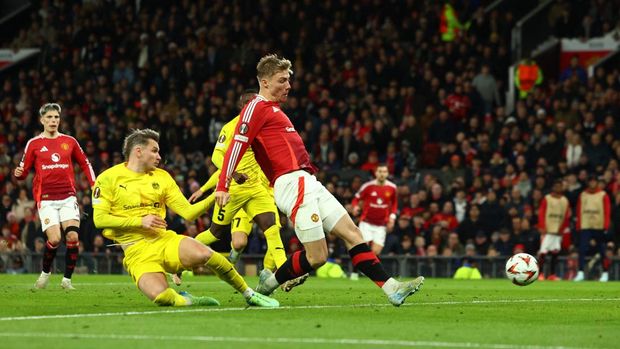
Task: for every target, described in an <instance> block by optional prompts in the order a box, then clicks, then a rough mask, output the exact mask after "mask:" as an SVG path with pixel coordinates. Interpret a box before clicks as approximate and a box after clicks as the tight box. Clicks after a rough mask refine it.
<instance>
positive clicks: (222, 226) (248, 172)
mask: <svg viewBox="0 0 620 349" xmlns="http://www.w3.org/2000/svg"><path fill="white" fill-rule="evenodd" d="M254 95H255V93H254V92H247V93H244V94H243V95H242V96H241V98H240V104H241V105H240V106H241V107H243V105H244V104H245V103H246V102H247V101H249V100H250V99H252V98H253V97H254ZM238 121H239V116H238V115H237V116H236V117H235V118H233V119H232V120H231V121H229V122H228V123H227V124H226V125H224V126H223V127H222V130H221V131H220V134H219V137H218V141H217V144H216V145H215V149H214V150H213V155H212V158H211V160H212V162H213V164H214V165H215V166H217V168H218V169H219V168H220V167H221V166H222V161H223V160H224V155H225V154H226V150H227V149H228V146H229V145H230V143H231V138H232V137H233V135H234V134H235V127H236V126H237V123H238ZM219 174H220V171H219V170H218V171H216V172H215V173H214V174H213V175H212V176H211V177H210V178H209V180H208V181H207V183H205V185H203V186H202V187H201V188H200V189H199V190H197V191H195V192H194V193H193V194H192V195H191V196H190V198H189V201H190V202H194V201H195V200H196V199H198V198H200V197H201V196H202V195H203V194H204V193H205V192H206V191H207V190H209V189H212V188H214V187H215V185H216V184H217V181H218V178H219ZM234 179H235V180H234V181H232V182H231V185H230V192H231V193H233V194H234V195H232V198H233V199H232V200H231V201H230V202H229V203H228V204H226V207H225V208H222V207H220V206H216V207H215V208H214V210H213V219H212V223H211V226H210V227H209V229H208V230H206V231H204V232H202V233H200V234H198V235H197V236H196V240H198V241H200V242H202V243H204V244H205V245H210V244H212V243H213V242H215V241H217V240H219V239H220V238H221V237H222V234H224V232H225V231H226V226H228V225H231V228H230V229H231V234H232V243H231V244H232V246H231V247H232V249H231V254H230V260H231V261H232V262H233V263H235V262H236V261H237V260H238V258H239V255H240V253H241V252H242V251H243V249H244V248H245V246H246V245H247V241H248V235H249V234H250V232H251V231H252V221H254V222H255V223H256V224H257V225H258V227H259V228H260V229H261V230H262V231H263V232H264V234H265V239H266V240H267V252H266V254H265V258H264V260H263V264H264V267H265V269H269V270H271V271H274V270H276V269H277V268H279V267H280V266H281V265H282V264H284V262H286V253H285V251H284V246H283V244H282V240H281V238H280V227H281V225H280V219H279V218H280V216H279V213H278V209H277V207H276V204H275V200H274V198H273V188H271V187H270V186H269V180H268V179H267V177H266V176H265V174H264V173H263V171H262V170H261V168H260V166H259V165H258V163H257V162H256V159H255V158H254V152H253V151H252V149H251V148H249V149H248V151H247V152H246V153H245V154H244V155H243V157H242V159H241V161H240V162H239V166H237V171H236V173H235V178H234ZM212 197H213V196H210V197H209V198H212ZM307 277H308V275H307V274H306V275H303V276H301V277H299V278H297V279H293V280H289V282H287V283H286V284H283V285H282V286H283V287H282V288H283V289H284V290H285V291H287V292H288V291H290V290H291V289H292V288H293V287H295V286H297V285H300V284H302V283H303V282H304V281H305V280H306V278H307Z"/></svg>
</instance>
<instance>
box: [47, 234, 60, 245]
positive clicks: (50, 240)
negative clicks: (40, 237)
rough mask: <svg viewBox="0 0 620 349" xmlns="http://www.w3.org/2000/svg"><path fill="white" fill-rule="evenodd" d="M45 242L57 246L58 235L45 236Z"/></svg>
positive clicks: (58, 241)
mask: <svg viewBox="0 0 620 349" xmlns="http://www.w3.org/2000/svg"><path fill="white" fill-rule="evenodd" d="M47 242H48V243H49V244H50V245H52V246H58V245H60V236H56V235H54V236H49V237H48V238H47Z"/></svg>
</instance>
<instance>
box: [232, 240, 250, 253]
mask: <svg viewBox="0 0 620 349" xmlns="http://www.w3.org/2000/svg"><path fill="white" fill-rule="evenodd" d="M246 245H247V241H246V240H244V239H233V241H232V247H233V248H234V249H235V250H237V251H239V250H243V249H244V248H245V246H246Z"/></svg>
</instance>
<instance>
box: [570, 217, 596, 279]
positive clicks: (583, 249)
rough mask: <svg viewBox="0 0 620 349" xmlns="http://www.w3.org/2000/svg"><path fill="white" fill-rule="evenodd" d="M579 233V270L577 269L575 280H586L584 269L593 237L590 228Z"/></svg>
mask: <svg viewBox="0 0 620 349" xmlns="http://www.w3.org/2000/svg"><path fill="white" fill-rule="evenodd" d="M578 234H579V270H578V271H577V275H576V276H575V278H574V279H573V281H583V280H585V275H584V273H583V270H584V269H585V266H586V254H587V253H588V250H589V249H590V239H591V236H592V235H591V231H590V230H588V229H584V230H580V231H579V232H578Z"/></svg>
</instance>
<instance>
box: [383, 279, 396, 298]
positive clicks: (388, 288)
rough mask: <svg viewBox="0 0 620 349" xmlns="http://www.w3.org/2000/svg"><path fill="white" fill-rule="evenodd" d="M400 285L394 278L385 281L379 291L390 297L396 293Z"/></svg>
mask: <svg viewBox="0 0 620 349" xmlns="http://www.w3.org/2000/svg"><path fill="white" fill-rule="evenodd" d="M399 284H400V283H399V282H398V281H396V279H394V278H389V279H387V281H386V282H385V283H384V284H383V286H382V287H381V289H382V290H383V292H384V293H385V294H387V295H390V294H392V293H394V292H396V290H397V289H398V285H399Z"/></svg>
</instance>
